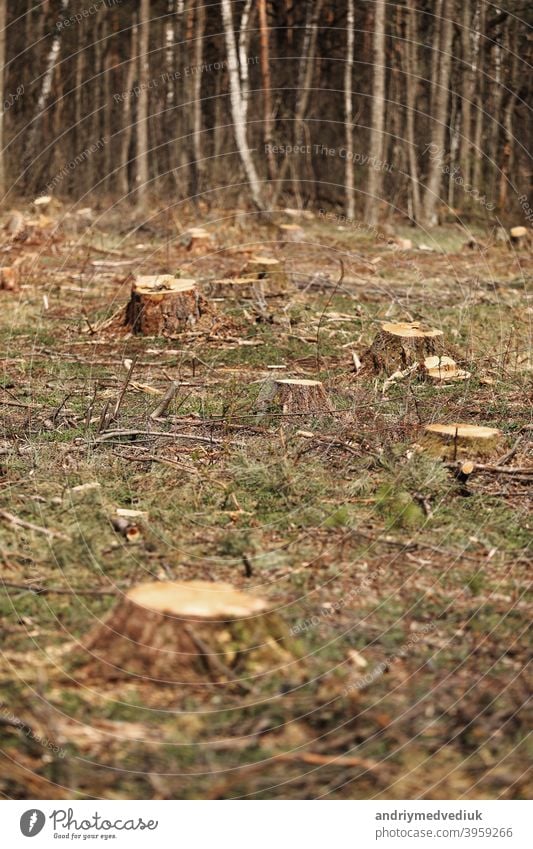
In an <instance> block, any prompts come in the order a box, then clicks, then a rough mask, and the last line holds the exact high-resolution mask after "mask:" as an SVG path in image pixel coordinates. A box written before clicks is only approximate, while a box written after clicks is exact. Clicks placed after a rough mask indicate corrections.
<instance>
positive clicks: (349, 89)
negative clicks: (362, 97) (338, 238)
mask: <svg viewBox="0 0 533 849" xmlns="http://www.w3.org/2000/svg"><path fill="white" fill-rule="evenodd" d="M354 26H355V9H354V0H347V19H346V30H347V34H346V63H345V66H344V132H345V138H346V165H345V176H344V182H345V192H346V201H345V208H346V215H347V216H348V218H355V198H354V168H353V126H352V124H353V103H352V101H353V82H352V76H353V58H354V36H355V33H354Z"/></svg>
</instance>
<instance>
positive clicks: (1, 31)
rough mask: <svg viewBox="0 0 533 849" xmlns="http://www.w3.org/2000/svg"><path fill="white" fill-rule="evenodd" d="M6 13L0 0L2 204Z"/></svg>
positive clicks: (2, 186)
mask: <svg viewBox="0 0 533 849" xmlns="http://www.w3.org/2000/svg"><path fill="white" fill-rule="evenodd" d="M6 12H7V0H0V202H1V201H2V200H3V197H4V195H5V191H6V172H5V162H4V149H5V139H4V99H5V81H4V69H5V66H6V20H7V14H6Z"/></svg>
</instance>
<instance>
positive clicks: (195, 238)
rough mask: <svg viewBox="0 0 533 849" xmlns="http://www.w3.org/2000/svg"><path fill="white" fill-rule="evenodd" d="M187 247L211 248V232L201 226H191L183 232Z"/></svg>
mask: <svg viewBox="0 0 533 849" xmlns="http://www.w3.org/2000/svg"><path fill="white" fill-rule="evenodd" d="M185 239H186V240H187V244H188V249H189V250H191V249H192V248H211V247H212V246H213V237H212V235H211V233H208V232H207V230H204V228H203V227H191V229H190V230H187V232H186V234H185Z"/></svg>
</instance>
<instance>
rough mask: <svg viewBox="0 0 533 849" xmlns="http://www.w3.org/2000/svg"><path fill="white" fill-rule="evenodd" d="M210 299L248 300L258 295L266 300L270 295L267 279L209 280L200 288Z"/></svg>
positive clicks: (234, 278) (227, 278) (226, 278)
mask: <svg viewBox="0 0 533 849" xmlns="http://www.w3.org/2000/svg"><path fill="white" fill-rule="evenodd" d="M202 289H203V291H204V292H205V293H206V295H208V296H209V297H210V298H229V299H230V300H236V301H238V300H250V299H252V298H254V297H257V296H258V295H262V296H263V297H265V298H268V297H269V295H270V292H269V287H268V279H265V280H257V279H256V278H253V277H222V278H221V279H220V280H210V281H209V282H207V283H204V284H203V286H202Z"/></svg>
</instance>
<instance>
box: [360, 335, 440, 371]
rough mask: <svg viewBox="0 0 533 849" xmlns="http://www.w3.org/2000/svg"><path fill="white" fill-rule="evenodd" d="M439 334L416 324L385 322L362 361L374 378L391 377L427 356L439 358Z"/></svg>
mask: <svg viewBox="0 0 533 849" xmlns="http://www.w3.org/2000/svg"><path fill="white" fill-rule="evenodd" d="M442 335H443V334H442V330H435V329H434V328H431V327H430V328H425V327H424V326H423V325H422V324H420V323H419V322H410V323H405V322H400V323H396V322H387V323H385V324H383V325H382V326H381V330H380V332H379V333H378V335H377V336H376V338H375V339H374V341H373V343H372V345H371V346H370V348H369V349H368V351H367V353H366V355H365V356H364V357H363V363H365V364H366V363H368V364H369V366H370V367H371V368H372V370H373V371H374V372H375V373H377V374H382V373H383V372H385V373H386V374H388V375H390V374H394V372H396V371H401V370H403V369H406V368H408V367H409V366H411V365H414V364H415V363H417V362H423V361H424V360H425V359H426V357H429V356H442V355H443V354H444V350H443V339H442Z"/></svg>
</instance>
